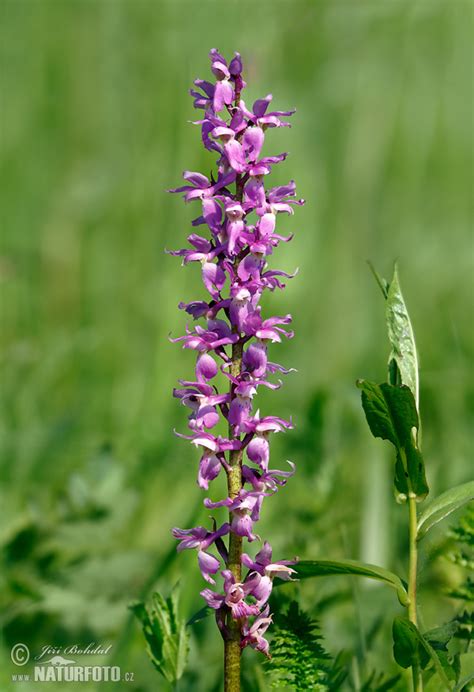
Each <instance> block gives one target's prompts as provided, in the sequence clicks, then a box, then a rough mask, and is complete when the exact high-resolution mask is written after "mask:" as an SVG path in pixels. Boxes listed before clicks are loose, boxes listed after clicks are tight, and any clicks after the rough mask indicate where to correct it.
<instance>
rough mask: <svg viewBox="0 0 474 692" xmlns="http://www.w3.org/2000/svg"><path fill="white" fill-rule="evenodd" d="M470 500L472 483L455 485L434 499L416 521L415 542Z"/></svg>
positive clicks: (473, 494) (473, 495)
mask: <svg viewBox="0 0 474 692" xmlns="http://www.w3.org/2000/svg"><path fill="white" fill-rule="evenodd" d="M471 500H474V481H468V482H467V483H463V484H462V485H457V486H455V487H454V488H450V489H449V490H447V491H446V492H445V493H442V494H441V495H439V496H438V497H436V498H435V499H434V500H433V501H432V502H430V504H429V505H428V506H427V507H426V508H425V510H424V512H423V513H422V514H421V516H420V518H419V519H418V532H417V536H416V537H417V540H420V538H423V536H425V535H426V533H427V532H428V531H429V530H430V529H431V527H432V526H435V524H437V523H438V522H440V521H442V520H443V519H444V518H445V517H447V516H448V515H449V514H451V512H454V511H455V510H456V509H459V507H462V505H464V504H466V502H470V501H471Z"/></svg>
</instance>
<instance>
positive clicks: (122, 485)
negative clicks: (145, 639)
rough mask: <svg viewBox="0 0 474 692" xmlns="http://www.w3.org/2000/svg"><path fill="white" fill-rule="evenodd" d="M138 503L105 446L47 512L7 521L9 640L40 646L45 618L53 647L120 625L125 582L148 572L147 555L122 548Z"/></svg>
mask: <svg viewBox="0 0 474 692" xmlns="http://www.w3.org/2000/svg"><path fill="white" fill-rule="evenodd" d="M136 501H137V497H136V493H135V492H134V491H132V490H131V489H130V488H128V487H127V483H126V479H125V474H124V469H123V467H122V466H121V465H120V464H119V462H118V461H117V460H116V459H114V458H113V456H112V454H111V452H110V450H109V449H103V450H102V451H101V452H100V454H98V455H97V456H95V457H93V458H92V459H91V460H90V462H89V464H88V465H87V466H86V467H85V468H84V469H83V471H82V473H76V474H74V475H72V476H71V477H70V479H69V483H68V486H67V488H65V490H64V492H61V493H59V494H58V496H57V497H55V498H54V504H52V506H51V507H50V508H49V511H48V513H43V514H39V515H35V513H34V512H31V513H25V515H24V516H23V517H22V519H21V521H16V522H14V521H13V522H11V523H10V522H6V523H5V525H4V527H3V532H2V536H1V546H2V550H1V556H2V570H1V573H2V589H1V591H2V598H1V601H0V607H1V610H2V613H3V619H2V622H3V627H4V633H5V635H6V637H7V640H8V641H10V640H13V641H15V638H18V637H20V636H24V633H25V632H28V642H29V644H30V645H33V646H34V645H36V644H38V645H41V644H42V643H43V641H42V638H40V637H38V640H37V639H36V636H35V632H36V629H37V628H36V623H40V622H44V621H47V622H48V623H49V627H50V632H49V637H50V639H51V641H52V643H54V644H58V645H65V643H67V639H66V637H68V636H70V633H72V632H74V633H75V635H76V636H77V635H78V633H86V632H91V631H92V632H94V633H96V636H104V635H106V634H108V633H110V632H112V631H116V630H117V628H119V627H120V626H121V624H122V623H123V621H124V618H125V617H126V607H127V602H128V601H129V600H130V593H129V589H130V587H129V584H131V583H135V584H137V585H140V584H141V583H142V581H143V578H144V577H143V575H144V574H146V573H147V571H148V569H149V568H150V559H149V556H148V555H147V554H146V553H144V552H143V551H139V550H137V549H135V550H132V549H129V550H126V549H124V547H123V545H122V535H121V534H122V531H123V528H124V526H125V525H126V523H127V522H128V521H129V520H130V516H131V514H132V512H133V511H134V509H135V506H136ZM127 592H128V594H127ZM12 603H14V604H15V607H14V608H12ZM58 630H59V635H58ZM81 636H88V635H85V634H81ZM43 637H44V635H43ZM58 637H60V638H58Z"/></svg>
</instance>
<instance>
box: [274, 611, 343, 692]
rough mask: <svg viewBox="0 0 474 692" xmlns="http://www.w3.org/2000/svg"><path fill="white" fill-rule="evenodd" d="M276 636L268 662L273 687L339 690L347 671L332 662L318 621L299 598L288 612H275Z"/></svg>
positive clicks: (298, 690)
mask: <svg viewBox="0 0 474 692" xmlns="http://www.w3.org/2000/svg"><path fill="white" fill-rule="evenodd" d="M272 635H273V638H272V641H271V654H272V658H271V660H270V661H269V662H268V663H267V664H266V665H267V669H268V671H269V673H270V675H271V679H272V686H273V687H277V688H280V687H284V688H285V689H292V690H295V692H304V691H305V690H320V691H321V692H322V691H326V690H332V689H334V690H336V689H337V686H338V685H339V684H340V683H341V682H342V679H343V678H344V677H345V673H343V672H342V670H341V669H340V668H339V667H338V666H334V665H332V664H331V656H330V655H329V654H328V653H327V652H326V651H325V649H324V647H323V646H322V644H321V640H322V637H321V634H320V632H319V625H318V623H317V621H316V620H314V619H312V618H311V617H310V616H309V615H308V614H307V613H305V612H304V611H302V610H301V609H300V607H299V605H298V603H297V602H296V601H291V603H290V604H289V606H288V609H287V610H286V612H284V611H283V609H280V611H279V612H276V613H275V615H274V626H273V630H272Z"/></svg>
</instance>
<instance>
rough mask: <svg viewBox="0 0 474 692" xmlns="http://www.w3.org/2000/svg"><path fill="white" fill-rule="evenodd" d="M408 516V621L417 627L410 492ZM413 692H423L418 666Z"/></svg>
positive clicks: (413, 511)
mask: <svg viewBox="0 0 474 692" xmlns="http://www.w3.org/2000/svg"><path fill="white" fill-rule="evenodd" d="M408 515H409V528H408V535H409V546H410V552H409V564H408V598H409V599H410V602H409V605H408V619H409V620H410V622H412V623H413V624H414V625H415V626H417V617H416V576H417V564H418V547H417V541H416V532H417V516H416V496H415V494H414V493H412V492H410V493H409V495H408ZM412 678H413V692H423V679H422V677H421V670H420V666H419V665H418V664H416V665H413V666H412Z"/></svg>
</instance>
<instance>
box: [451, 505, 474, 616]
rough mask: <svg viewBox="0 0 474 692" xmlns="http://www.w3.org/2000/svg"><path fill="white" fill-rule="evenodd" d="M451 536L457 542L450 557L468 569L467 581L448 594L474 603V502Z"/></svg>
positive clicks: (459, 565)
mask: <svg viewBox="0 0 474 692" xmlns="http://www.w3.org/2000/svg"><path fill="white" fill-rule="evenodd" d="M450 535H451V537H452V538H453V539H454V541H455V543H456V548H455V550H454V551H452V552H450V553H449V554H448V556H447V557H448V559H449V560H450V561H451V562H452V563H453V564H455V565H457V566H458V567H462V568H464V569H467V570H468V575H467V577H466V579H465V581H464V582H463V583H462V584H460V585H459V586H457V587H455V588H453V589H450V590H449V592H448V595H449V596H451V598H455V599H458V600H461V601H465V602H466V603H468V604H470V607H471V608H472V604H473V603H474V579H473V578H472V573H473V571H474V503H472V504H471V505H469V507H468V509H467V511H466V512H465V513H464V515H463V516H462V517H461V518H460V520H459V522H458V523H457V524H456V526H454V527H452V528H451V531H450Z"/></svg>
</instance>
